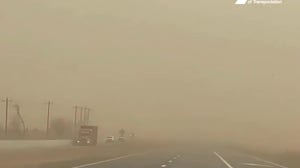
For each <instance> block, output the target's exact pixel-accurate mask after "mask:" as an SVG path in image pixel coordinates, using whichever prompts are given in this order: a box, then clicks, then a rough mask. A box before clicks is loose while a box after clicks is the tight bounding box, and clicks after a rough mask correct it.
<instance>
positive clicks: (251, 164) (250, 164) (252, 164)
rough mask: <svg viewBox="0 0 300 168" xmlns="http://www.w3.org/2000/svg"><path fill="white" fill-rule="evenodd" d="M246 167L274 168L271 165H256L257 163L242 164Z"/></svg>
mask: <svg viewBox="0 0 300 168" xmlns="http://www.w3.org/2000/svg"><path fill="white" fill-rule="evenodd" d="M242 165H245V166H256V167H274V166H271V165H263V164H255V163H242Z"/></svg>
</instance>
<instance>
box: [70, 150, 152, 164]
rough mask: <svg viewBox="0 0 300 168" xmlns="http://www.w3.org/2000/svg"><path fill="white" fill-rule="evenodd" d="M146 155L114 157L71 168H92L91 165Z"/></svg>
mask: <svg viewBox="0 0 300 168" xmlns="http://www.w3.org/2000/svg"><path fill="white" fill-rule="evenodd" d="M146 153H147V152H144V153H136V154H130V155H124V156H120V157H116V158H112V159H107V160H102V161H99V162H94V163H88V164H83V165H79V166H75V167H72V168H83V167H88V166H93V165H97V164H102V163H107V162H111V161H115V160H120V159H125V158H129V157H133V156H139V155H143V154H146Z"/></svg>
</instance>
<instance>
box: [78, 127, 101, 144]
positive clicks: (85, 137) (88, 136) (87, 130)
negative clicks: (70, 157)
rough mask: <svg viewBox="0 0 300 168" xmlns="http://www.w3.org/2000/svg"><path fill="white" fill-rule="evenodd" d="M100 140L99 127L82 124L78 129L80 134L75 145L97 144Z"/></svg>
mask: <svg viewBox="0 0 300 168" xmlns="http://www.w3.org/2000/svg"><path fill="white" fill-rule="evenodd" d="M97 142H98V127H97V126H91V125H82V126H80V128H79V130H78V136H77V137H76V138H75V139H74V145H82V146H95V145H97Z"/></svg>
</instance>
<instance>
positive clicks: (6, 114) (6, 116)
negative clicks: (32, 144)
mask: <svg viewBox="0 0 300 168" xmlns="http://www.w3.org/2000/svg"><path fill="white" fill-rule="evenodd" d="M2 101H3V102H5V135H6V136H7V133H8V131H7V129H8V127H7V123H8V107H9V106H8V105H9V102H11V100H9V99H8V97H6V98H5V100H2Z"/></svg>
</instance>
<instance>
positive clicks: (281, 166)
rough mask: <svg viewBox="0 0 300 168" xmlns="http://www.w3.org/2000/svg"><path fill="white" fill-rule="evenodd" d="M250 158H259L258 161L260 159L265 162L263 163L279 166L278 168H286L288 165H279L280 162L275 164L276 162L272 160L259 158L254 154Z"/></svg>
mask: <svg viewBox="0 0 300 168" xmlns="http://www.w3.org/2000/svg"><path fill="white" fill-rule="evenodd" d="M252 158H254V159H256V160H259V161H262V162H265V163H268V164H271V165H273V166H277V167H280V168H288V167H286V166H283V165H280V164H277V163H274V162H270V161H267V160H264V159H261V158H259V157H256V156H252Z"/></svg>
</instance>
